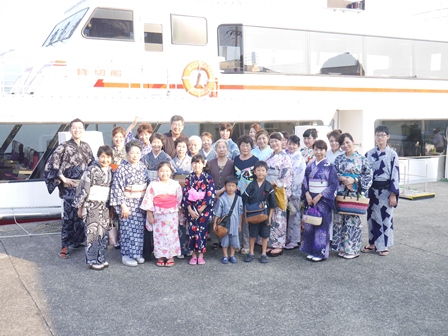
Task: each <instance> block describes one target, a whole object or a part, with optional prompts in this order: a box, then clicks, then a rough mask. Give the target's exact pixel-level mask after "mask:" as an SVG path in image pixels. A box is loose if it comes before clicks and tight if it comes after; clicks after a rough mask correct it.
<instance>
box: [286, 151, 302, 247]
mask: <svg viewBox="0 0 448 336" xmlns="http://www.w3.org/2000/svg"><path fill="white" fill-rule="evenodd" d="M288 155H289V157H290V158H291V163H292V178H291V196H290V197H289V202H290V203H291V206H293V207H294V208H295V209H296V213H295V214H294V215H292V214H291V213H290V214H289V218H288V230H287V232H286V242H287V243H292V244H297V243H300V233H301V220H302V215H301V212H300V205H301V199H302V183H303V178H304V176H305V169H306V163H305V160H304V159H303V157H302V154H301V153H300V152H299V151H296V152H295V153H293V154H288Z"/></svg>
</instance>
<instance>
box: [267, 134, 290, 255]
mask: <svg viewBox="0 0 448 336" xmlns="http://www.w3.org/2000/svg"><path fill="white" fill-rule="evenodd" d="M282 138H283V136H282V134H281V133H279V132H274V133H272V134H271V135H270V136H269V145H270V146H271V148H272V150H273V153H272V154H271V156H270V157H269V158H268V159H267V160H266V163H267V165H268V176H267V177H266V180H267V181H269V182H270V183H271V184H272V186H273V187H274V191H275V198H276V200H277V207H276V208H275V210H274V215H273V216H272V222H271V237H270V238H269V241H268V250H267V255H268V256H270V257H277V256H279V255H282V254H283V248H284V247H285V243H286V204H287V200H288V198H289V197H291V183H292V163H291V158H290V157H289V155H288V154H286V153H285V152H284V151H283V149H282ZM282 201H283V202H282ZM282 204H284V206H282Z"/></svg>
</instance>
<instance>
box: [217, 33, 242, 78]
mask: <svg viewBox="0 0 448 336" xmlns="http://www.w3.org/2000/svg"><path fill="white" fill-rule="evenodd" d="M218 54H219V56H220V57H222V58H223V61H222V62H221V64H220V67H221V70H222V71H223V72H224V73H241V72H243V26H242V25H221V26H219V27H218Z"/></svg>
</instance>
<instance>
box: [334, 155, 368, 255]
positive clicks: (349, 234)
mask: <svg viewBox="0 0 448 336" xmlns="http://www.w3.org/2000/svg"><path fill="white" fill-rule="evenodd" d="M334 165H335V166H336V170H337V172H338V177H339V176H350V177H353V178H356V179H358V180H359V184H360V188H361V190H359V192H360V193H364V194H366V193H367V190H368V189H369V188H370V186H371V185H372V178H373V172H372V169H371V168H370V164H369V162H368V160H367V158H365V157H364V156H362V155H361V154H359V153H358V152H354V153H353V154H351V155H350V156H349V157H347V155H346V154H342V155H339V156H338V157H336V160H335V162H334ZM353 187H354V190H353V191H351V192H350V193H349V195H350V196H356V195H357V193H358V190H357V189H358V186H356V185H354V186H353ZM355 189H356V190H355ZM344 191H345V186H344V184H343V183H341V182H340V183H339V190H338V194H339V195H342V194H343V193H344ZM361 239H362V221H361V217H360V216H358V215H340V214H336V215H335V216H334V227H333V241H332V245H331V247H332V249H333V250H334V251H338V252H339V253H341V254H347V255H358V254H359V251H360V249H361V243H362V241H361Z"/></svg>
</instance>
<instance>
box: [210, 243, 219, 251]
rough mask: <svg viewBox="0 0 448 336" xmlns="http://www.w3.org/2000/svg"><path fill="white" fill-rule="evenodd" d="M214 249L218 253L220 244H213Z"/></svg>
mask: <svg viewBox="0 0 448 336" xmlns="http://www.w3.org/2000/svg"><path fill="white" fill-rule="evenodd" d="M212 246H213V249H214V250H215V251H217V250H218V248H219V244H218V243H213V245H212Z"/></svg>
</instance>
